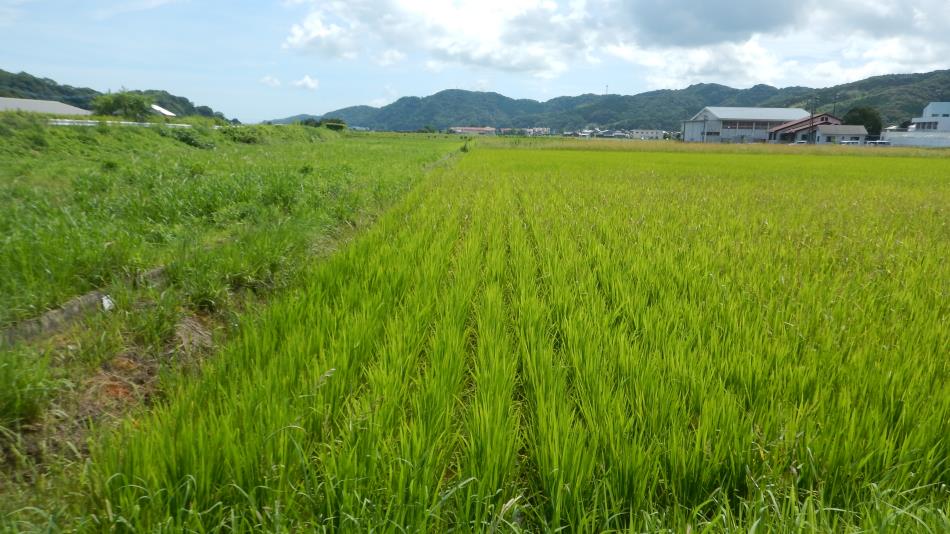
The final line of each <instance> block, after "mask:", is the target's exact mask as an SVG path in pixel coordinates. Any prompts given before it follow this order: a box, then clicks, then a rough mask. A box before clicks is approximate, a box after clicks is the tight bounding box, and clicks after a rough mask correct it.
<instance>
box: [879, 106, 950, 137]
mask: <svg viewBox="0 0 950 534" xmlns="http://www.w3.org/2000/svg"><path fill="white" fill-rule="evenodd" d="M921 115H922V116H921V117H916V118H913V119H911V125H910V128H908V129H907V130H906V131H901V130H898V129H890V128H888V129H887V130H884V138H883V140H884V141H887V142H888V143H890V144H892V145H895V146H919V147H950V102H931V103H930V104H927V107H925V108H924V112H923V113H922V114H921Z"/></svg>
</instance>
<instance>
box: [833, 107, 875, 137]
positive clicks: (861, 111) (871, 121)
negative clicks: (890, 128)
mask: <svg viewBox="0 0 950 534" xmlns="http://www.w3.org/2000/svg"><path fill="white" fill-rule="evenodd" d="M842 122H843V123H844V124H855V125H861V126H864V128H865V129H866V130H867V131H868V135H881V128H883V127H884V123H883V121H881V114H880V113H878V111H877V110H876V109H874V108H872V107H857V108H852V109H851V110H850V111H848V112H847V113H845V114H844V118H843V119H842Z"/></svg>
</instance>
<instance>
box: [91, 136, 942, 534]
mask: <svg viewBox="0 0 950 534" xmlns="http://www.w3.org/2000/svg"><path fill="white" fill-rule="evenodd" d="M948 161H950V160H945V159H939V158H936V159H923V158H898V157H888V158H874V157H868V156H863V157H850V156H847V155H838V156H836V157H833V158H832V157H823V156H821V155H802V154H799V155H794V154H719V153H704V152H697V153H681V154H672V153H650V152H636V153H630V152H621V151H606V152H584V151H576V150H572V151H557V150H528V149H525V150H517V151H512V150H507V149H501V148H495V149H489V148H485V147H484V146H479V147H476V148H474V149H473V150H471V151H470V152H469V153H468V154H467V155H466V156H464V157H463V158H462V159H460V160H459V162H458V164H457V165H455V166H454V167H452V168H448V169H442V170H438V171H435V172H434V173H433V174H432V175H431V176H430V177H429V178H428V179H427V180H425V182H424V183H422V184H421V185H420V186H419V187H418V188H416V189H415V190H413V191H412V192H411V193H410V194H409V195H408V196H407V197H406V199H405V201H404V202H402V203H401V204H400V205H399V206H397V207H396V208H395V209H394V210H392V211H391V212H389V213H388V214H387V215H386V216H385V217H383V218H382V219H381V220H380V221H379V222H378V224H377V225H375V226H374V227H373V228H372V229H371V230H370V231H368V232H367V233H366V234H365V235H364V236H362V237H361V238H360V239H358V240H357V241H356V242H354V243H353V244H352V245H351V246H350V247H347V248H346V249H344V250H342V251H341V252H340V253H339V254H337V255H334V256H333V257H332V258H330V259H329V260H328V261H327V262H325V263H323V264H320V265H316V266H315V267H314V268H313V270H312V271H311V272H309V273H308V276H307V280H308V283H307V285H306V287H305V288H302V289H300V290H299V291H296V292H294V294H293V295H291V296H288V297H286V298H283V299H280V300H279V301H278V302H277V303H276V304H275V305H274V306H273V307H272V308H271V309H270V310H269V311H268V312H267V313H266V315H265V316H264V317H263V318H261V319H260V321H259V322H258V323H257V324H255V325H251V326H249V327H248V328H246V329H244V330H243V331H242V333H241V335H240V337H239V338H238V339H237V340H235V341H234V342H233V343H231V344H230V345H229V346H228V347H227V349H226V350H225V353H224V354H223V355H222V357H221V358H219V359H218V360H216V361H215V362H214V363H213V364H212V365H211V366H210V367H209V369H208V370H207V372H206V373H205V375H204V376H203V377H202V378H201V379H200V380H198V381H195V382H193V383H187V384H182V386H181V389H180V391H178V392H176V393H175V394H174V395H173V397H174V398H175V400H174V402H171V403H170V404H169V405H167V406H164V407H160V408H158V409H156V410H155V412H154V413H153V414H152V415H150V416H147V417H144V418H143V419H140V420H135V421H129V423H128V424H127V425H126V426H125V428H124V429H123V430H122V431H121V432H119V433H117V434H116V435H115V436H113V437H112V438H110V439H109V440H107V441H106V442H104V443H102V444H100V445H99V446H98V447H97V448H96V451H95V453H94V455H93V458H92V462H91V464H90V470H89V477H90V478H89V483H88V485H87V486H86V487H85V488H84V490H85V491H87V492H88V494H89V498H88V500H86V501H84V502H83V507H81V508H80V509H77V513H79V515H80V516H82V517H84V521H85V523H83V526H85V527H88V528H95V529H106V528H118V529H167V530H177V529H193V530H202V531H204V530H212V531H215V530H251V529H268V530H278V529H285V528H287V529H334V530H351V531H366V530H386V531H390V530H409V531H447V530H461V531H485V530H506V531H510V530H528V531H555V530H560V529H568V530H571V531H590V532H593V531H604V530H629V531H636V532H641V531H657V530H672V531H686V530H693V531H702V530H707V531H718V530H753V529H763V530H775V531H854V532H857V531H868V530H883V531H887V530H891V531H912V530H919V531H927V530H928V529H929V530H931V531H941V530H945V529H947V528H950V519H948V517H950V506H948V504H947V503H948V502H950V489H948V483H950V465H948V463H947V458H948V457H950V445H948V442H947V439H946V437H947V436H948V435H950V386H948V384H950V381H948V380H947V379H948V378H950V376H948V375H950V364H948V360H947V359H946V357H945V355H946V352H947V350H946V349H947V347H948V346H950V334H948V332H950V305H948V302H950V299H948V298H947V297H948V292H950V271H948V268H947V259H948V253H950V239H948V237H950V235H948V233H947V221H948V220H950V216H948V215H950V213H948V206H950V179H948V177H950V163H948Z"/></svg>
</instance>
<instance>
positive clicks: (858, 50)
mask: <svg viewBox="0 0 950 534" xmlns="http://www.w3.org/2000/svg"><path fill="white" fill-rule="evenodd" d="M287 2H291V3H294V4H305V5H308V6H310V11H309V13H308V14H307V15H306V16H305V17H304V18H303V19H302V20H301V21H300V22H299V23H297V24H294V25H293V26H292V27H291V28H290V32H289V35H288V36H287V38H286V40H285V42H284V46H285V47H286V48H289V49H295V50H299V51H302V52H305V53H313V54H317V55H319V56H321V57H324V58H335V59H340V60H352V59H356V58H360V57H364V56H365V57H372V58H374V59H375V62H376V63H377V64H378V65H381V66H387V65H392V64H395V63H397V62H400V61H404V60H406V59H407V56H409V55H412V56H413V58H416V57H418V59H419V61H420V63H421V64H422V65H423V66H424V68H426V69H428V70H430V71H434V72H439V71H441V70H443V69H444V68H446V67H447V66H451V65H458V66H462V67H467V68H474V69H475V70H476V75H477V74H478V72H479V71H485V70H488V71H502V72H509V73H519V74H527V75H530V76H532V77H534V78H537V79H541V80H544V79H550V78H556V77H560V76H564V75H566V74H567V73H568V72H570V71H571V70H572V67H574V66H579V65H591V64H596V63H597V62H599V61H600V60H601V58H602V57H604V56H606V57H611V58H614V59H615V60H616V59H620V60H622V61H624V62H627V63H629V64H631V65H632V66H633V67H634V68H635V69H636V73H637V75H638V76H641V77H642V78H644V79H645V80H646V81H647V83H648V84H649V85H650V86H651V87H681V86H684V85H687V84H689V83H694V82H720V83H725V84H729V85H733V86H748V85H752V84H755V83H770V84H773V85H800V84H810V85H816V86H827V85H833V84H835V83H840V82H844V81H849V80H854V79H858V78H860V77H865V76H867V75H873V74H883V73H887V72H911V71H918V72H919V71H922V70H933V69H937V68H947V67H948V66H950V60H948V59H947V58H950V32H947V31H946V21H947V20H950V1H948V0H904V1H902V2H893V1H892V0H836V1H835V2H825V1H823V0H799V1H797V2H792V3H783V4H781V5H779V4H775V3H771V4H762V3H761V2H760V1H759V0H736V1H734V2H727V3H725V4H723V3H721V2H720V3H710V2H709V1H708V0H667V1H665V2H655V1H654V0H559V1H554V0H454V1H452V2H430V1H428V0H319V1H318V0H287Z"/></svg>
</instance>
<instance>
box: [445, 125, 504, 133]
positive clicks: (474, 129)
mask: <svg viewBox="0 0 950 534" xmlns="http://www.w3.org/2000/svg"><path fill="white" fill-rule="evenodd" d="M449 132H451V133H455V134H462V135H495V129H494V128H492V127H491V126H452V127H451V128H449Z"/></svg>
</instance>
